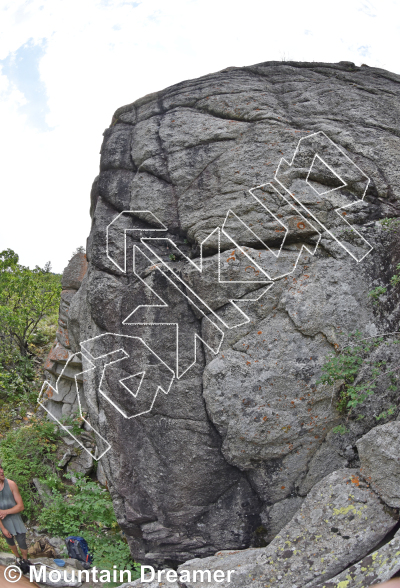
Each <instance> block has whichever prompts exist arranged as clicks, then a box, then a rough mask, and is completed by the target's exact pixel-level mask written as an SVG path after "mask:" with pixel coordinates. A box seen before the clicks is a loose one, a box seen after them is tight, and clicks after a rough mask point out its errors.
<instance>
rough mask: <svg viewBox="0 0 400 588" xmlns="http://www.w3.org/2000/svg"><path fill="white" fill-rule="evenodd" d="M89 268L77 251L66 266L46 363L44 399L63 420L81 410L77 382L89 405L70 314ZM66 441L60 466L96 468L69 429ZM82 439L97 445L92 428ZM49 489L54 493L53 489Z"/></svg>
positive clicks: (100, 473) (101, 474) (75, 469)
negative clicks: (72, 341) (71, 337)
mask: <svg viewBox="0 0 400 588" xmlns="http://www.w3.org/2000/svg"><path fill="white" fill-rule="evenodd" d="M87 268H88V263H87V259H86V254H85V253H76V254H75V255H74V256H73V257H72V258H71V260H70V261H69V263H68V265H67V267H66V268H65V269H64V272H63V277H62V288H63V289H62V292H61V303H60V308H59V316H58V329H57V334H56V340H55V342H54V345H53V347H52V349H51V351H50V353H49V355H48V356H47V358H46V362H45V365H44V368H45V375H46V380H47V381H48V382H49V384H50V385H51V386H50V387H48V388H47V389H46V390H44V393H43V396H42V402H44V403H45V406H46V408H47V410H48V411H49V413H50V414H51V415H53V416H54V417H55V418H56V419H57V420H58V421H61V422H62V421H63V420H65V418H66V417H75V416H76V415H78V414H79V404H78V399H77V392H76V385H78V386H79V388H80V390H81V402H82V406H81V408H82V410H83V411H85V409H86V404H85V402H84V401H85V397H84V395H83V390H82V384H83V380H82V377H81V376H80V372H82V361H81V356H80V355H76V354H74V352H73V351H72V350H71V346H70V342H69V331H68V315H69V308H70V305H71V301H72V299H73V297H74V296H75V295H76V293H77V291H78V290H79V288H80V286H81V283H82V280H83V278H84V276H85V274H86V272H87ZM75 377H76V378H75ZM62 441H63V444H62V445H61V446H60V447H59V449H58V454H57V455H58V457H59V462H58V467H61V468H65V471H66V473H70V474H72V476H74V472H80V473H83V474H89V473H90V472H91V471H92V469H93V459H92V457H91V456H90V455H89V453H88V452H87V451H84V450H83V449H82V447H81V446H80V445H79V443H77V442H76V441H75V440H74V439H73V438H72V437H71V436H70V435H68V434H67V433H65V436H63V437H62ZM80 441H81V443H83V444H84V446H85V447H87V448H88V449H93V448H94V442H93V438H92V436H91V435H90V434H89V433H88V432H85V431H82V432H81V434H80ZM97 472H98V475H97V477H98V479H99V481H100V482H101V483H102V484H103V485H105V484H106V478H105V474H104V471H103V470H102V468H101V467H100V468H98V469H97ZM73 479H74V478H73ZM35 485H36V486H37V490H38V493H39V495H40V496H41V498H42V500H43V502H45V499H46V498H47V497H46V496H45V495H43V491H45V488H44V490H43V489H42V491H41V489H40V488H41V487H40V486H39V482H38V484H36V482H35ZM42 486H43V485H42ZM48 492H49V493H51V492H50V490H49V489H48ZM42 495H43V496H42Z"/></svg>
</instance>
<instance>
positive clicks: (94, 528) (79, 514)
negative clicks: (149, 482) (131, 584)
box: [38, 474, 134, 570]
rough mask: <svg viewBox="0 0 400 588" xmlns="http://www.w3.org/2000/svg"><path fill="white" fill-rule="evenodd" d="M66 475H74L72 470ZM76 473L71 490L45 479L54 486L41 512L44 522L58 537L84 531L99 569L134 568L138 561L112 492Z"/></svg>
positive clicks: (42, 524)
mask: <svg viewBox="0 0 400 588" xmlns="http://www.w3.org/2000/svg"><path fill="white" fill-rule="evenodd" d="M66 477H67V478H71V476H70V475H68V474H67V475H66ZM75 477H76V478H77V480H76V482H75V484H74V485H73V486H68V491H67V493H65V491H64V492H61V491H60V490H58V489H57V488H56V487H55V486H54V484H53V483H52V481H51V480H49V479H44V480H43V482H46V483H47V484H48V485H50V486H52V498H51V500H49V503H48V504H47V505H46V506H45V507H44V508H43V509H42V511H41V513H40V516H39V519H38V520H39V523H40V525H41V526H42V527H43V528H45V529H46V530H47V532H48V533H49V534H50V535H54V536H56V537H64V538H65V537H67V536H68V535H82V537H84V539H86V541H87V543H88V545H89V547H90V551H91V553H93V555H94V562H93V563H94V565H96V567H97V568H98V569H109V570H113V565H116V566H117V569H120V570H124V569H126V570H132V568H133V565H134V562H133V560H132V558H131V555H130V551H129V546H128V544H127V542H126V539H125V538H124V537H123V536H122V534H121V531H120V530H119V527H118V523H117V520H116V517H115V513H114V509H113V505H112V501H111V496H110V494H109V492H108V491H107V490H106V489H105V488H102V487H101V486H100V485H99V484H98V483H96V482H93V481H92V480H90V479H89V478H87V477H85V476H84V475H83V474H75Z"/></svg>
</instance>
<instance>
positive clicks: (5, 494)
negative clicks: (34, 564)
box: [0, 464, 30, 564]
mask: <svg viewBox="0 0 400 588" xmlns="http://www.w3.org/2000/svg"><path fill="white" fill-rule="evenodd" d="M23 510H24V503H23V500H22V497H21V494H20V493H19V490H18V486H17V484H16V483H15V482H13V481H12V480H8V479H7V478H6V477H5V475H4V470H3V467H2V465H1V464H0V531H1V532H2V534H3V536H4V538H5V540H6V541H7V544H8V545H9V546H10V548H11V551H12V552H13V554H14V555H15V557H16V558H19V557H20V555H19V552H18V547H17V546H16V545H15V539H16V540H17V543H18V546H19V548H20V550H21V554H22V558H21V559H22V560H23V561H25V562H26V563H28V564H29V563H30V562H29V561H28V547H27V545H26V527H25V525H24V523H23V521H22V518H21V515H20V513H21V512H22V511H23ZM14 538H15V539H14Z"/></svg>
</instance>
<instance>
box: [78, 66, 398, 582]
mask: <svg viewBox="0 0 400 588" xmlns="http://www.w3.org/2000/svg"><path fill="white" fill-rule="evenodd" d="M399 82H400V77H399V76H397V75H395V74H391V73H389V72H385V71H383V70H379V69H375V68H369V67H367V66H362V67H361V68H359V67H355V66H354V64H351V63H347V62H341V63H339V64H322V63H291V62H286V63H277V62H269V63H262V64H258V65H255V66H251V67H243V68H228V69H227V70H223V71H221V72H218V73H215V74H210V75H208V76H204V77H203V78H200V79H197V80H190V81H185V82H182V83H180V84H177V85H175V86H172V87H171V88H167V89H166V90H163V91H160V92H157V93H155V94H151V95H148V96H145V97H144V98H141V99H140V100H137V101H136V102H134V103H133V104H130V105H127V106H124V107H122V108H120V109H119V110H117V112H116V113H115V115H114V117H113V120H112V124H111V126H110V128H109V129H107V130H106V131H105V133H104V141H103V145H102V149H101V162H100V174H99V176H98V177H97V178H96V180H95V182H94V184H93V189H92V193H91V215H92V229H91V233H90V236H89V239H88V243H87V257H88V261H89V266H88V271H87V273H86V275H85V277H84V279H83V281H82V283H81V286H80V288H79V290H78V291H77V292H76V294H74V296H73V298H72V300H71V303H70V307H69V316H68V333H69V344H70V347H71V351H73V352H78V351H81V350H82V351H83V350H84V352H85V354H86V356H85V357H86V360H84V362H83V364H84V365H83V367H84V371H85V373H84V375H83V376H82V378H83V380H82V382H83V393H84V397H85V403H86V406H87V410H88V413H89V417H90V423H91V424H92V425H93V427H94V428H95V429H96V431H97V432H98V434H99V435H101V437H102V438H103V441H101V438H100V437H98V439H100V441H99V452H100V453H98V455H100V454H102V457H101V464H102V470H103V471H104V473H105V476H106V478H107V481H108V486H109V488H110V491H111V493H112V496H113V501H114V507H115V510H116V513H117V517H118V521H119V523H120V525H121V528H122V529H123V530H124V532H125V533H126V536H127V538H128V542H129V545H130V547H131V551H132V554H133V555H134V556H135V558H136V559H138V560H139V561H141V562H143V563H152V564H156V565H164V564H167V565H173V566H176V565H177V564H178V563H181V562H184V561H185V560H187V559H190V558H193V557H205V556H210V555H212V554H214V553H215V552H216V551H218V550H221V549H224V550H226V549H229V550H237V549H243V548H248V547H250V546H253V547H257V546H263V545H265V543H266V542H267V541H271V539H272V538H273V536H274V535H275V534H276V533H278V532H279V530H280V529H281V528H282V527H283V526H284V525H285V524H286V523H287V520H288V516H289V515H288V516H286V517H285V516H282V518H281V521H280V522H279V516H276V513H279V511H280V507H279V506H277V505H279V503H280V502H282V509H283V510H285V505H288V509H290V516H293V514H294V513H295V512H296V509H297V508H299V507H300V505H301V504H302V498H304V497H305V496H306V495H307V494H308V493H309V492H310V491H312V488H313V487H314V488H315V485H316V484H318V483H319V481H320V480H321V479H322V478H324V477H325V476H327V475H329V474H330V473H332V472H333V471H335V470H338V469H340V470H341V471H342V469H343V468H346V467H353V468H354V467H358V466H359V461H358V455H357V450H356V441H357V439H359V438H360V437H361V436H362V435H364V434H365V433H367V432H368V431H369V430H370V429H372V428H373V427H375V426H376V424H377V421H376V416H377V415H379V414H380V413H382V412H383V411H385V410H386V409H387V408H388V407H389V406H390V405H392V404H396V401H395V398H396V391H395V390H393V387H391V386H389V385H388V382H387V381H386V378H385V377H382V378H380V379H379V380H378V381H377V382H376V389H375V394H374V395H372V396H369V397H368V399H367V400H366V401H365V402H364V403H363V404H362V405H361V406H360V407H358V409H357V410H355V411H353V412H352V414H351V417H350V419H349V420H348V421H346V423H345V428H344V427H343V428H342V430H344V431H345V433H344V434H343V435H338V434H335V433H334V432H333V429H334V428H335V427H337V425H339V424H341V423H342V422H344V420H345V416H344V415H342V414H340V413H339V412H338V411H337V409H336V405H337V394H338V392H339V389H340V382H339V383H338V385H337V386H321V385H319V384H318V380H319V378H320V376H321V368H322V366H323V364H324V362H325V358H326V355H327V354H328V353H329V352H334V351H335V350H339V349H341V348H343V346H345V345H346V344H347V342H348V336H349V333H352V332H354V331H356V330H359V331H360V332H361V333H362V335H363V336H364V337H373V336H375V335H377V334H378V333H382V332H384V333H389V332H391V331H396V330H397V325H398V319H399V307H398V299H397V297H396V296H397V295H396V292H395V291H394V289H393V288H391V287H390V288H389V290H388V292H387V294H386V296H384V297H382V301H381V304H380V305H374V304H373V303H372V302H373V301H372V299H371V298H370V297H369V296H368V293H369V291H370V290H371V289H372V288H374V287H375V286H378V285H386V284H387V283H388V282H389V280H390V277H391V275H392V274H393V273H394V270H395V267H396V265H397V264H398V263H399V262H400V247H399V232H398V230H387V227H384V226H382V224H381V223H380V222H379V220H380V219H383V218H385V217H396V216H399V214H400V192H399V185H400V171H399V166H398V154H399V148H400V138H399V133H398V121H399V94H400V85H399ZM282 157H284V159H285V161H281V158H282ZM251 189H252V192H251V193H250V192H249V190H251ZM126 211H128V212H126ZM337 211H338V212H337ZM232 301H235V302H232ZM81 344H82V347H81ZM373 353H374V354H375V356H374V358H373V360H374V361H375V360H376V361H381V360H384V361H387V364H388V365H389V367H388V369H390V365H391V364H394V363H395V362H396V361H398V352H397V348H395V347H394V346H385V345H383V344H382V346H380V347H379V348H377V349H374V351H373ZM367 372H368V370H367V369H366V370H364V372H363V371H361V373H360V375H359V378H360V379H361V380H362V379H363V378H368V377H369V374H368V373H367ZM139 388H140V394H137V395H136V392H137V391H138V390H139ZM393 416H394V417H396V416H397V412H396V413H395V414H394V415H393ZM107 443H108V444H109V445H110V448H109V449H108V445H107ZM303 508H304V504H303ZM288 512H289V511H288ZM366 524H367V523H366ZM332 526H334V525H332ZM360 532H361V531H360ZM372 536H373V537H374V541H375V540H378V537H377V536H376V537H375V536H374V535H372ZM336 540H338V539H337V535H335V534H333V535H332V541H336ZM346 541H348V540H346ZM372 543H373V542H372ZM372 543H371V544H369V545H368V548H372V547H373V545H372ZM358 555H360V556H361V552H360V554H357V557H358ZM346 562H347V560H345V558H344V559H343V561H341V564H340V565H343V566H345V565H347V563H346ZM339 567H340V566H339ZM336 571H340V570H339V568H334V566H333V567H332V573H336Z"/></svg>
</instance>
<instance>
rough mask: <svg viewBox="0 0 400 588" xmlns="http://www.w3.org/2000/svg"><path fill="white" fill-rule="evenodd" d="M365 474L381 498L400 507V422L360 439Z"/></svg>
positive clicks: (390, 424) (375, 430)
mask: <svg viewBox="0 0 400 588" xmlns="http://www.w3.org/2000/svg"><path fill="white" fill-rule="evenodd" d="M357 449H358V454H359V456H360V461H361V466H362V472H363V476H364V477H365V478H366V479H367V480H368V481H369V483H370V484H371V487H372V488H373V489H374V490H375V492H377V493H378V494H379V495H380V496H381V498H382V499H383V500H384V501H385V502H386V504H388V505H389V506H392V507H394V508H400V452H399V450H400V422H399V421H396V422H391V423H387V424H386V425H381V426H380V427H376V428H375V429H372V431H370V432H369V433H367V434H366V435H364V436H363V437H361V439H359V440H358V441H357Z"/></svg>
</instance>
